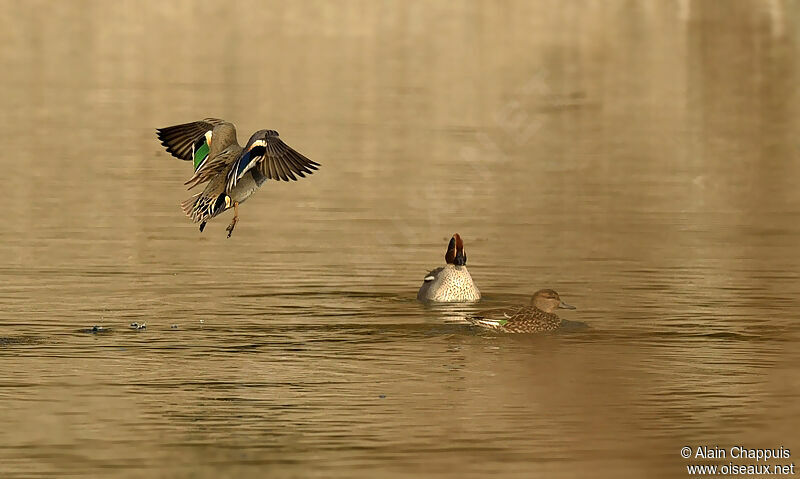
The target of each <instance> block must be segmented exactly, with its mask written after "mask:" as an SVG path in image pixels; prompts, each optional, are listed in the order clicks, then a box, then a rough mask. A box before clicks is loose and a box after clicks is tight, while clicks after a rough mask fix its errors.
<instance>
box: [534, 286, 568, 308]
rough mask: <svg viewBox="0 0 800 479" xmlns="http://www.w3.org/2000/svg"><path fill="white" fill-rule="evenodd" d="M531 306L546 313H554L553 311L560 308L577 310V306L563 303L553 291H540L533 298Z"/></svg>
mask: <svg viewBox="0 0 800 479" xmlns="http://www.w3.org/2000/svg"><path fill="white" fill-rule="evenodd" d="M531 305H533V306H534V307H536V308H539V309H541V310H542V311H544V312H545V313H552V312H553V311H555V310H557V309H559V308H561V309H575V306H571V305H569V304H567V303H565V302H563V301H561V298H560V297H559V296H558V293H556V292H555V291H553V290H552V289H540V290H539V291H537V292H535V293H533V297H532V298H531Z"/></svg>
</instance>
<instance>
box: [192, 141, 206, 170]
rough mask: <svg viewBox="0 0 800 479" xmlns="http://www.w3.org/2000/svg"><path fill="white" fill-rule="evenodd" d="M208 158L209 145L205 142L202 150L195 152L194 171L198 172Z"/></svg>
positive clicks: (201, 147)
mask: <svg viewBox="0 0 800 479" xmlns="http://www.w3.org/2000/svg"><path fill="white" fill-rule="evenodd" d="M207 156H208V143H205V142H203V144H202V145H201V146H200V148H198V149H197V151H195V152H194V171H197V167H198V166H200V164H202V163H203V160H205V159H206V157H207Z"/></svg>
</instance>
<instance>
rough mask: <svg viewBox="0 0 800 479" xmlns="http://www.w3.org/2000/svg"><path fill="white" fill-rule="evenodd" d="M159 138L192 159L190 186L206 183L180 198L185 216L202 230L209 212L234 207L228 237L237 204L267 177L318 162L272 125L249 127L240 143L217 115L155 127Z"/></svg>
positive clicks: (289, 174) (288, 175)
mask: <svg viewBox="0 0 800 479" xmlns="http://www.w3.org/2000/svg"><path fill="white" fill-rule="evenodd" d="M156 135H157V136H158V139H159V140H161V144H162V145H164V147H166V149H167V152H168V153H170V154H172V156H174V157H176V158H178V159H181V160H185V161H191V162H193V164H194V175H193V176H192V177H191V178H190V179H189V181H187V182H186V183H184V184H186V185H188V187H189V189H190V190H191V189H192V188H194V187H195V186H197V185H199V184H201V183H206V182H208V184H207V185H206V187H205V189H204V190H203V191H202V192H201V193H198V194H196V195H194V196H192V197H190V198H188V199H187V200H185V201H183V202H182V203H181V208H182V209H183V212H184V213H186V216H188V217H189V218H191V220H192V221H194V222H195V223H200V231H201V232H202V231H203V228H205V227H206V223H207V222H208V220H210V219H211V218H213V217H215V216H217V215H219V214H220V213H222V212H223V211H226V210H228V209H230V208H233V212H234V213H233V220H232V221H231V224H230V225H229V226H228V228H227V229H226V231H227V232H228V238H230V237H231V234H232V233H233V228H234V227H235V226H236V223H237V222H238V221H239V205H240V204H241V203H244V202H245V200H247V198H249V197H250V195H252V194H253V193H255V191H256V190H257V189H258V188H259V187H260V186H261V185H262V184H263V183H264V182H265V181H267V180H268V179H271V180H283V181H289V180H297V177H296V176H295V175H298V176H300V177H303V178H304V177H305V174H306V173H308V174H311V173H313V170H316V169H317V167H318V166H319V163H315V162H313V161H311V160H309V159H308V158H306V157H305V156H303V155H301V154H300V153H298V152H297V151H295V150H293V149H292V148H291V147H289V146H288V145H287V144H286V143H284V142H283V141H282V140H281V139H280V138H279V137H278V132H277V131H275V130H259V131H257V132H255V133H253V136H251V137H250V140H248V141H247V144H246V145H245V147H244V148H242V147H241V146H239V141H238V140H237V139H236V127H235V126H234V125H233V123H229V122H227V121H224V120H220V119H217V118H206V119H205V120H202V121H195V122H191V123H184V124H181V125H174V126H168V127H166V128H158V129H157V130H156Z"/></svg>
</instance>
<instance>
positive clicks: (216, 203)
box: [181, 192, 230, 231]
mask: <svg viewBox="0 0 800 479" xmlns="http://www.w3.org/2000/svg"><path fill="white" fill-rule="evenodd" d="M229 207H230V197H229V196H228V195H226V194H225V193H223V194H221V195H208V194H206V192H202V193H197V194H196V195H192V196H190V197H189V198H187V199H185V200H184V201H182V202H181V209H182V210H183V212H184V214H186V216H188V217H189V219H191V220H192V221H193V222H194V223H200V222H203V223H205V222H206V221H208V220H209V219H211V218H213V217H215V216H217V215H218V214H220V213H222V212H223V211H225V210H226V209H228V208H229ZM201 231H202V229H201Z"/></svg>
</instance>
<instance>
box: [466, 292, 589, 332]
mask: <svg viewBox="0 0 800 479" xmlns="http://www.w3.org/2000/svg"><path fill="white" fill-rule="evenodd" d="M557 308H563V309H575V307H574V306H570V305H568V304H566V303H564V302H563V301H561V298H560V297H559V296H558V293H556V292H555V291H553V290H552V289H542V290H539V291H537V292H536V293H535V294H534V295H533V297H532V298H531V304H530V305H528V306H518V307H516V308H510V309H495V310H489V311H485V312H483V313H481V314H479V315H476V316H475V317H474V318H470V319H469V322H470V323H472V324H474V325H475V326H480V327H483V328H488V329H494V330H496V331H500V332H503V333H545V332H549V331H555V330H557V329H558V328H559V327H560V326H561V318H559V317H558V315H557V314H555V313H554V312H553V311H555V310H556V309H557Z"/></svg>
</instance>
